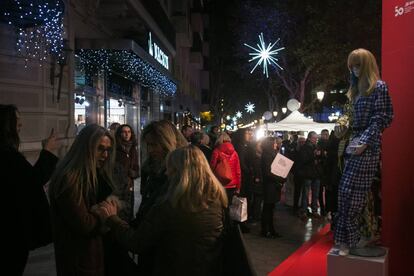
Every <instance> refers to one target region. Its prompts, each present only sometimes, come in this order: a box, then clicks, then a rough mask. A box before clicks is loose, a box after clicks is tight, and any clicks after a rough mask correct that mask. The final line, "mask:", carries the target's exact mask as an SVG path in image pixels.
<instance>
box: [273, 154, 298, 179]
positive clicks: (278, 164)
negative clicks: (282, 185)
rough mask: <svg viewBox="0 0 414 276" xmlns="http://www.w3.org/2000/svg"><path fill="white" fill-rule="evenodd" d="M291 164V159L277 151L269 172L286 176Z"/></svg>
mask: <svg viewBox="0 0 414 276" xmlns="http://www.w3.org/2000/svg"><path fill="white" fill-rule="evenodd" d="M292 166H293V161H292V160H290V159H289V158H287V157H286V156H283V155H281V154H280V153H278V154H276V157H275V159H274V160H273V162H272V166H271V169H270V172H271V173H273V174H274V175H277V176H280V177H283V178H286V177H287V175H288V174H289V171H290V169H291V168H292Z"/></svg>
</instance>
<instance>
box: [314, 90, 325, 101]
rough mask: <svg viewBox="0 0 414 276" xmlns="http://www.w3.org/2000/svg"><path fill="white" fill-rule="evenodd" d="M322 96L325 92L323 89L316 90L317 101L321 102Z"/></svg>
mask: <svg viewBox="0 0 414 276" xmlns="http://www.w3.org/2000/svg"><path fill="white" fill-rule="evenodd" d="M324 96H325V92H323V91H318V92H316V98H317V99H318V101H320V102H322V100H323V97H324Z"/></svg>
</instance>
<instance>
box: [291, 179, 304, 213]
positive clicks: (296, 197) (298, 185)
mask: <svg viewBox="0 0 414 276" xmlns="http://www.w3.org/2000/svg"><path fill="white" fill-rule="evenodd" d="M293 180H294V182H295V190H294V194H293V208H294V209H296V210H297V209H298V207H299V199H300V194H301V193H302V186H303V179H302V177H300V176H299V175H298V173H295V174H294V179H293Z"/></svg>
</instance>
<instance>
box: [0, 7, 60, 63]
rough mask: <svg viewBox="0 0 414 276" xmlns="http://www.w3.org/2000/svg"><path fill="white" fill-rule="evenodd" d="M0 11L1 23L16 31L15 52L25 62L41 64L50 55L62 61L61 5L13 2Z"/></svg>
mask: <svg viewBox="0 0 414 276" xmlns="http://www.w3.org/2000/svg"><path fill="white" fill-rule="evenodd" d="M0 10H1V12H0V13H1V14H0V21H5V22H7V23H8V24H9V25H11V26H13V27H14V28H15V31H16V34H17V40H16V48H17V52H18V54H19V55H21V56H23V57H24V58H25V61H26V63H27V62H28V61H29V60H37V61H38V62H40V65H41V64H42V62H45V61H46V60H47V57H48V56H49V55H50V54H52V55H54V56H56V57H57V59H58V60H60V59H62V58H63V56H62V49H63V33H64V28H63V15H64V4H63V2H61V1H46V0H38V1H24V0H14V1H11V3H8V4H4V6H2V8H0Z"/></svg>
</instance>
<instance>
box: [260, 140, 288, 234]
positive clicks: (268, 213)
mask: <svg viewBox="0 0 414 276" xmlns="http://www.w3.org/2000/svg"><path fill="white" fill-rule="evenodd" d="M276 154H277V144H276V139H275V138H274V137H267V138H265V139H264V140H263V142H262V162H261V167H262V176H263V195H264V197H263V211H262V230H261V235H262V236H264V237H266V238H271V239H273V238H278V237H280V234H279V233H277V232H276V231H275V228H274V225H273V213H274V209H275V204H276V203H277V202H279V201H280V194H281V190H282V184H283V178H281V177H278V176H276V175H274V174H272V173H271V165H272V162H273V160H274V159H275V157H276Z"/></svg>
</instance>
